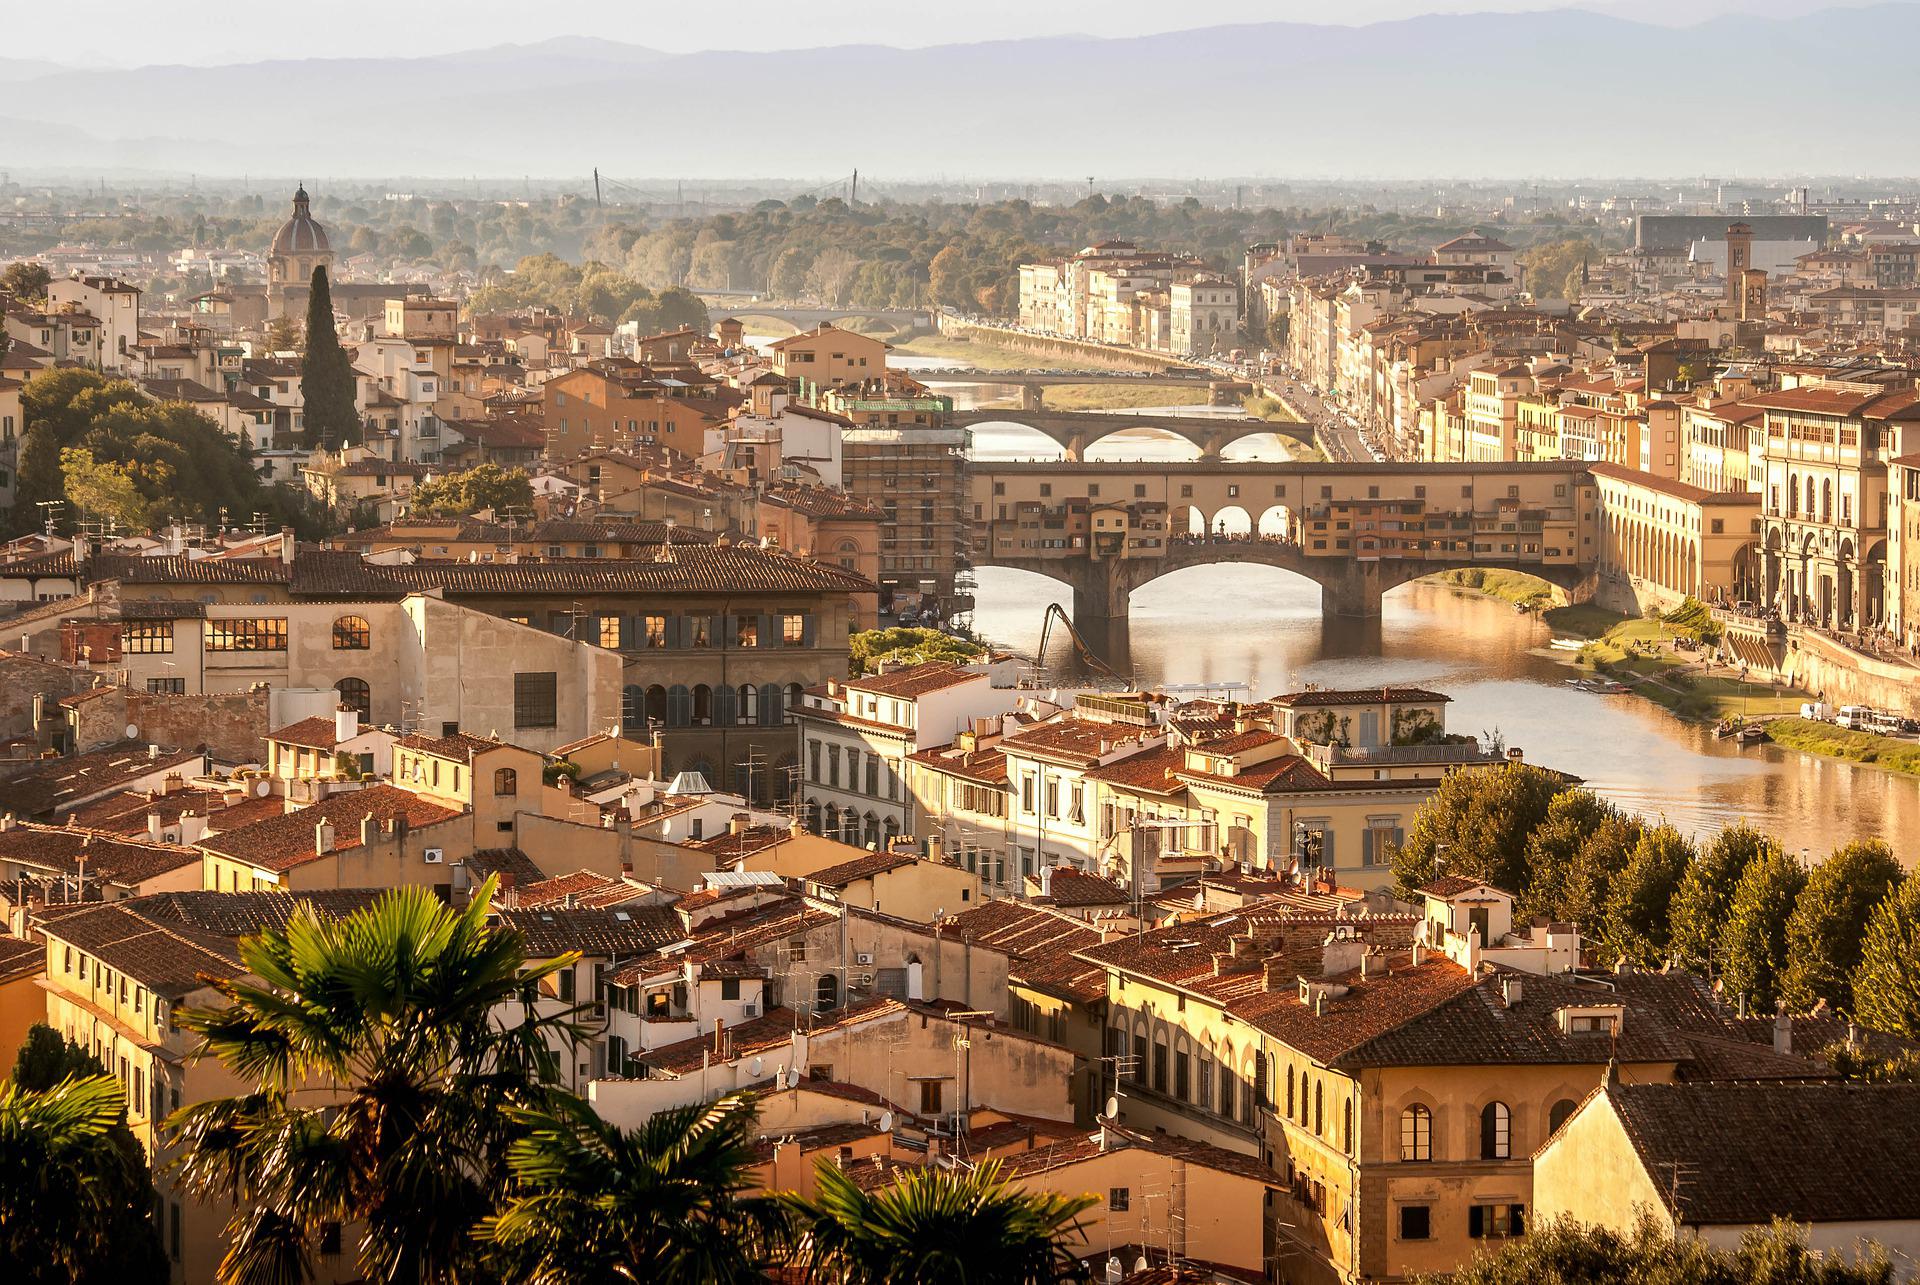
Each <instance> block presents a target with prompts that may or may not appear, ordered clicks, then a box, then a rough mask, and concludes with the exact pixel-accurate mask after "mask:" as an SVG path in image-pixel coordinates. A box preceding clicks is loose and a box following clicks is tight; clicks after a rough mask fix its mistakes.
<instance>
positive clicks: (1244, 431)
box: [947, 410, 1313, 460]
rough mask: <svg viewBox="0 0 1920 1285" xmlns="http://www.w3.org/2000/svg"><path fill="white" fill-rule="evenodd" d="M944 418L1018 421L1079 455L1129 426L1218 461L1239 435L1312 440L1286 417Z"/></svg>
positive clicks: (988, 414)
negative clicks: (1174, 439) (1148, 430)
mask: <svg viewBox="0 0 1920 1285" xmlns="http://www.w3.org/2000/svg"><path fill="white" fill-rule="evenodd" d="M947 422H948V423H949V424H951V425H953V426H955V427H960V428H964V427H968V426H971V425H974V424H989V423H992V424H1021V425H1024V426H1025V427H1027V428H1031V429H1033V430H1034V431H1036V432H1039V433H1043V434H1045V435H1046V436H1047V437H1049V438H1051V439H1052V440H1053V441H1054V442H1055V443H1057V444H1058V445H1059V447H1060V449H1062V450H1064V451H1065V452H1066V453H1067V459H1069V460H1079V459H1083V458H1085V456H1086V451H1087V448H1088V447H1090V446H1092V445H1093V444H1094V443H1095V442H1099V441H1103V440H1104V439H1106V438H1109V437H1112V436H1113V435H1114V434H1115V433H1124V432H1126V431H1127V430H1128V429H1134V428H1151V429H1157V430H1159V431H1161V432H1165V433H1172V434H1173V435H1174V436H1176V437H1179V438H1182V439H1183V440H1185V441H1188V442H1191V443H1192V444H1193V445H1195V446H1197V447H1199V448H1200V458H1202V459H1208V460H1217V459H1219V458H1220V452H1221V451H1222V450H1223V449H1225V448H1226V447H1227V446H1229V445H1230V444H1232V443H1234V442H1238V441H1240V440H1242V439H1243V438H1248V437H1257V436H1258V435H1260V434H1262V433H1272V434H1273V435H1274V436H1276V437H1284V438H1287V439H1288V440H1290V441H1295V442H1303V443H1305V444H1307V445H1309V446H1311V445H1312V444H1313V426H1312V425H1311V424H1300V423H1294V422H1289V421H1274V420H1265V419H1243V418H1241V417H1239V416H1232V417H1229V416H1224V415H1220V416H1214V415H1148V414H1143V413H1141V412H1138V411H1024V410H1021V411H1015V410H999V411H992V410H981V411H960V412H957V413H955V414H954V415H952V416H950V417H949V418H948V420H947Z"/></svg>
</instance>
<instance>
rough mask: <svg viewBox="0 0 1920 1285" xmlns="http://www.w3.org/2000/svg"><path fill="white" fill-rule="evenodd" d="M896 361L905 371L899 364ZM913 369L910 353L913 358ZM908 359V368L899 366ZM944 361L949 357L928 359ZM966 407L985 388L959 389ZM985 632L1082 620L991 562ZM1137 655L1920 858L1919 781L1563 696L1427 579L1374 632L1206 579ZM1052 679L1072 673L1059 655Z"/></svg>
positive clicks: (1499, 605) (1487, 602)
mask: <svg viewBox="0 0 1920 1285" xmlns="http://www.w3.org/2000/svg"><path fill="white" fill-rule="evenodd" d="M896 360H898V359H896ZM907 360H908V361H912V360H913V359H907ZM902 364H904V363H902ZM929 364H932V365H937V364H940V363H929ZM945 391H951V392H953V393H954V394H955V401H956V404H958V405H960V406H962V407H965V406H967V405H970V404H977V402H976V401H975V400H974V399H975V397H977V396H980V395H983V394H984V395H985V396H988V397H991V396H994V395H998V394H1000V393H1001V392H1002V391H1003V390H997V389H994V390H989V389H982V390H980V392H979V393H974V392H973V391H972V390H969V389H965V388H953V389H949V390H945ZM1142 409H1151V410H1153V411H1154V412H1156V413H1167V412H1179V413H1194V414H1222V413H1224V414H1228V415H1231V414H1235V413H1236V411H1235V410H1234V409H1228V410H1225V411H1220V410H1217V409H1210V408H1207V407H1152V408H1142ZM1194 453H1195V448H1193V447H1192V446H1191V445H1190V444H1188V443H1186V442H1183V441H1180V440H1179V439H1176V438H1173V437H1171V436H1161V435H1159V434H1152V433H1124V434H1117V435H1115V436H1114V437H1110V438H1107V439H1106V440H1104V441H1102V442H1100V443H1098V444H1096V445H1095V446H1094V447H1092V448H1091V449H1090V450H1089V452H1088V455H1089V457H1090V458H1096V459H1166V458H1169V457H1172V458H1188V457H1191V456H1192V455H1193V454H1194ZM1228 454H1229V458H1235V457H1238V458H1253V457H1256V456H1258V457H1264V458H1273V457H1275V456H1276V455H1281V456H1283V455H1284V445H1283V444H1282V443H1281V441H1280V440H1279V439H1276V438H1255V439H1252V440H1250V441H1247V442H1242V443H1236V444H1235V446H1234V447H1233V448H1230V449H1229V453H1228ZM973 456H974V458H976V459H981V460H993V459H1047V458H1053V459H1057V458H1059V457H1060V451H1059V448H1058V447H1056V446H1055V445H1054V444H1053V443H1052V442H1051V441H1049V440H1047V439H1046V438H1045V437H1043V436H1041V435H1040V434H1038V433H1036V432H1034V431H1032V430H1031V429H1026V428H1022V427H1021V426H1020V425H1018V424H1015V423H989V424H982V425H979V426H977V427H976V428H975V429H974V436H973ZM976 579H977V581H978V588H977V590H976V592H975V600H976V603H977V606H976V609H975V611H974V619H973V623H974V627H975V628H976V629H978V630H979V631H980V633H981V634H982V635H983V636H985V637H987V638H990V639H992V640H993V641H994V642H996V643H999V644H1001V645H1004V646H1008V647H1011V648H1013V649H1014V650H1016V651H1020V652H1023V653H1025V654H1029V655H1031V654H1032V652H1033V649H1034V648H1035V647H1036V646H1037V645H1038V643H1039V636H1040V629H1041V625H1042V623H1043V619H1044V615H1045V612H1046V607H1047V604H1048V603H1049V602H1059V603H1060V604H1061V605H1063V606H1065V607H1067V608H1068V609H1069V610H1071V608H1072V604H1073V598H1072V593H1071V592H1070V591H1069V590H1068V589H1067V588H1066V586H1064V585H1062V584H1059V583H1058V582H1056V581H1053V580H1049V579H1047V578H1045V577H1043V576H1038V575H1032V574H1029V573H1027V572H1021V571H1008V570H1004V569H1000V568H993V567H986V568H981V569H980V570H979V571H978V572H977V573H976ZM1130 634H1131V654H1130V656H1129V658H1128V659H1129V661H1130V664H1131V669H1132V672H1133V674H1134V676H1135V678H1136V680H1137V681H1138V682H1139V683H1141V684H1143V685H1151V684H1157V683H1169V684H1215V683H1218V684H1226V683H1244V684H1247V687H1246V689H1245V690H1244V692H1243V693H1242V694H1243V695H1250V696H1252V697H1254V698H1258V697H1262V696H1270V695H1273V694H1275V693H1277V692H1281V691H1286V690H1289V689H1294V688H1298V687H1300V686H1301V685H1302V684H1305V683H1318V684H1321V685H1323V686H1328V687H1367V686H1374V685H1376V684H1381V683H1408V684H1418V685H1420V686H1423V687H1431V688H1434V689H1435V690H1438V691H1442V692H1445V693H1446V694H1447V695H1449V696H1451V697H1452V698H1453V704H1452V706H1451V707H1450V708H1449V710H1448V714H1447V722H1448V726H1449V728H1450V729H1451V730H1453V731H1456V732H1470V733H1495V732H1497V733H1498V734H1499V735H1500V737H1501V738H1502V739H1503V740H1504V741H1505V743H1506V744H1507V745H1508V746H1516V747H1519V748H1520V749H1522V750H1523V751H1524V752H1525V754H1526V757H1527V759H1528V760H1529V761H1530V762H1535V763H1540V764H1543V765H1545V766H1548V767H1554V768H1558V769H1560V770H1562V771H1566V772H1571V773H1573V774H1575V775H1577V776H1580V777H1582V778H1584V779H1585V780H1586V782H1587V784H1588V785H1590V786H1591V787H1593V788H1594V789H1595V790H1597V791H1599V792H1600V793H1601V794H1603V795H1605V796H1606V797H1607V798H1610V799H1612V800H1613V801H1614V802H1616V803H1618V804H1620V805H1621V806H1623V807H1627V808H1630V809H1632V810H1633V811H1635V812H1638V813H1641V814H1643V815H1646V816H1648V817H1654V818H1665V819H1666V820H1668V821H1670V822H1672V823H1673V824H1674V825H1675V826H1677V827H1678V828H1679V829H1680V830H1681V831H1682V832H1683V833H1686V834H1690V835H1694V836H1696V837H1704V836H1707V835H1711V834H1712V833H1713V832H1715V831H1717V830H1718V829H1720V828H1721V827H1722V826H1725V825H1728V824H1731V823H1732V822H1734V821H1737V820H1741V819H1745V820H1747V821H1750V822H1752V823H1753V824H1754V825H1755V826H1757V827H1759V828H1761V829H1762V830H1765V831H1767V832H1769V833H1771V834H1774V835H1776V836H1778V837H1779V839H1780V841H1781V843H1782V844H1783V845H1785V846H1786V847H1787V848H1788V850H1789V851H1799V850H1802V849H1805V850H1807V851H1808V852H1809V853H1810V854H1812V855H1813V856H1816V857H1817V856H1821V855H1824V854H1825V853H1827V852H1828V851H1830V850H1831V849H1832V848H1833V847H1834V846H1836V845H1837V844H1839V843H1841V842H1843V841H1845V840H1847V839H1850V838H1855V837H1873V836H1877V837H1880V838H1884V839H1886V840H1888V841H1889V842H1890V843H1892V844H1893V846H1894V849H1895V852H1896V853H1897V854H1898V855H1899V856H1900V857H1901V859H1902V860H1903V861H1906V860H1913V859H1915V858H1920V847H1917V846H1916V845H1914V844H1913V843H1912V842H1911V839H1912V837H1913V836H1920V781H1916V780H1915V779H1914V778H1911V777H1906V776H1899V775H1895V774H1893V773H1889V772H1882V771H1878V770H1876V769H1873V768H1866V767H1858V766H1855V765H1852V764H1848V763H1841V762H1836V761H1832V760H1828V759H1820V758H1815V757H1812V756H1808V755H1802V754H1796V753H1791V752H1789V751H1786V750H1783V749H1780V748H1778V747H1777V746H1773V745H1759V746H1752V747H1747V748H1741V747H1738V746H1736V745H1734V744H1732V743H1731V742H1727V741H1716V740H1714V739H1713V736H1712V735H1711V733H1710V731H1709V729H1707V728H1704V727H1700V726H1697V725H1694V724H1690V723H1686V722H1683V721H1681V720H1680V719H1678V718H1675V717H1674V716H1673V715H1672V714H1670V713H1668V712H1667V711H1666V710H1664V709H1661V708H1660V707H1659V706H1657V705H1653V704H1651V703H1650V702H1647V701H1644V700H1641V699H1639V698H1637V697H1633V696H1602V695H1599V694H1597V693H1592V692H1584V691H1580V690H1578V689H1575V688H1572V687H1569V686H1567V683H1566V679H1567V678H1568V677H1569V676H1570V675H1571V673H1572V672H1573V671H1572V670H1570V669H1569V668H1567V667H1566V666H1564V665H1561V664H1560V663H1558V662H1557V661H1556V660H1554V659H1553V658H1552V652H1551V651H1550V649H1549V648H1548V647H1547V642H1548V639H1549V638H1550V637H1551V636H1552V633H1551V630H1549V629H1548V627H1547V626H1546V625H1545V624H1544V623H1543V622H1541V621H1540V620H1539V619H1538V618H1537V617H1534V616H1523V615H1519V614H1517V613H1515V612H1514V611H1513V610H1512V608H1511V607H1509V606H1508V605H1507V604H1506V603H1504V602H1499V601H1496V600H1494V599H1491V598H1486V597H1482V596H1480V595H1478V594H1472V593H1467V592H1464V591H1461V590H1457V589H1451V588H1448V587H1446V586H1443V585H1438V584H1431V583H1416V584H1411V585H1407V586H1404V587H1402V588H1400V589H1397V590H1395V591H1393V592H1392V593H1390V594H1388V595H1387V599H1386V603H1385V606H1384V609H1383V612H1382V615H1381V617H1380V619H1378V620H1352V619H1324V618H1322V616H1321V614H1320V590H1319V587H1318V586H1317V585H1315V584H1313V583H1312V582H1310V581H1308V580H1305V579H1303V578H1301V577H1298V576H1294V575H1290V574H1289V573H1287V572H1284V571H1281V570H1279V569H1277V568H1272V567H1257V566H1232V565H1223V566H1218V567H1194V568H1191V569H1189V570H1186V571H1180V572H1176V573H1174V574H1172V575H1169V576H1165V577H1163V578H1161V579H1159V580H1156V581H1153V582H1152V583H1150V584H1148V585H1146V586H1145V587H1143V588H1142V589H1140V590H1139V591H1138V592H1136V593H1135V594H1134V595H1133V610H1132V615H1131V627H1130ZM1047 659H1048V661H1049V662H1051V664H1053V665H1054V666H1056V667H1059V668H1056V670H1055V671H1054V672H1055V673H1064V672H1065V667H1066V666H1067V665H1069V664H1070V663H1071V659H1072V658H1071V656H1070V655H1069V654H1068V645H1067V644H1066V643H1065V642H1064V641H1056V642H1055V643H1054V644H1053V650H1052V654H1051V655H1049V656H1048V657H1047Z"/></svg>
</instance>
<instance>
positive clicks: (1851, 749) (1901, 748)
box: [1767, 718, 1920, 776]
mask: <svg viewBox="0 0 1920 1285" xmlns="http://www.w3.org/2000/svg"><path fill="white" fill-rule="evenodd" d="M1767 735H1768V736H1769V737H1770V738H1772V740H1773V742H1774V744H1776V745H1782V746H1785V747H1786V748H1787V749H1791V750H1799V751H1800V752H1801V753H1803V754H1817V755H1819V756H1820V757H1822V758H1830V759H1844V760H1845V761H1846V762H1848V763H1864V764H1866V765H1868V766H1871V767H1878V768H1884V769H1886V770H1887V771H1889V772H1900V773H1903V774H1904V775H1907V776H1920V744H1915V743H1914V742H1913V741H1910V740H1906V739H1904V738H1902V737H1898V736H1876V735H1874V734H1873V733H1872V732H1850V731H1848V730H1847V729H1846V728H1844V727H1836V726H1834V725H1833V724H1832V723H1819V722H1815V721H1814V720H1812V719H1809V718H1776V719H1774V720H1773V721H1771V722H1769V723H1768V724H1767Z"/></svg>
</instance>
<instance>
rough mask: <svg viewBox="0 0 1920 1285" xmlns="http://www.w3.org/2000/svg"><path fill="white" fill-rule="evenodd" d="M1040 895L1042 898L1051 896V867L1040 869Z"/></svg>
mask: <svg viewBox="0 0 1920 1285" xmlns="http://www.w3.org/2000/svg"><path fill="white" fill-rule="evenodd" d="M1040 895H1041V896H1042V897H1051V896H1052V895H1053V867H1052V866H1041V867H1040Z"/></svg>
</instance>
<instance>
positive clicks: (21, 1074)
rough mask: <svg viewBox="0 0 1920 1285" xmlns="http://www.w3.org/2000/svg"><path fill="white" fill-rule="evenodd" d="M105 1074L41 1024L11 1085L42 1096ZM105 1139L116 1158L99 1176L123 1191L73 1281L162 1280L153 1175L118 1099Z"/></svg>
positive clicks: (124, 1284)
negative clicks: (116, 1183) (87, 1261)
mask: <svg viewBox="0 0 1920 1285" xmlns="http://www.w3.org/2000/svg"><path fill="white" fill-rule="evenodd" d="M106 1074H107V1069H106V1068H105V1067H104V1066H102V1065H101V1064H100V1059H99V1058H97V1057H95V1056H94V1055H93V1054H92V1053H90V1052H88V1051H87V1050H86V1049H84V1048H82V1047H80V1046H79V1045H78V1044H75V1043H74V1042H73V1041H72V1040H69V1039H65V1038H63V1037H62V1036H61V1034H60V1032H58V1031H56V1030H54V1029H53V1028H52V1027H51V1026H48V1025H46V1024H45V1023H44V1022H36V1023H34V1025H33V1026H31V1027H29V1028H28V1029H27V1039H26V1042H25V1043H24V1044H22V1045H21V1046H20V1052H19V1054H18V1055H17V1056H16V1057H15V1059H14V1064H13V1083H14V1084H15V1085H16V1086H18V1087H19V1088H20V1089H22V1090H25V1091H27V1092H31V1093H46V1092H48V1091H50V1090H52V1089H54V1088H55V1087H57V1086H58V1085H60V1084H61V1083H62V1082H63V1081H68V1080H84V1079H88V1078H91V1077H96V1076H105V1075H106ZM107 1136H108V1140H109V1141H110V1142H111V1143H112V1145H113V1147H114V1149H115V1150H116V1151H117V1152H118V1153H119V1155H118V1160H117V1161H116V1163H115V1165H114V1166H113V1168H112V1170H111V1171H110V1172H109V1173H108V1174H106V1175H103V1176H104V1177H106V1178H108V1179H110V1180H113V1181H120V1180H122V1179H124V1183H125V1186H124V1189H122V1190H120V1191H119V1192H118V1193H117V1194H116V1196H115V1197H114V1199H113V1201H112V1205H111V1208H109V1209H108V1210H107V1211H106V1213H105V1215H104V1217H105V1220H106V1226H105V1227H104V1228H103V1229H102V1236H101V1241H100V1244H99V1246H98V1248H97V1251H96V1252H95V1254H94V1256H93V1258H92V1261H91V1262H90V1264H89V1265H88V1266H87V1267H86V1268H85V1269H83V1270H82V1271H80V1272H79V1273H78V1275H77V1276H76V1277H75V1279H76V1280H77V1281H80V1282H88V1283H90V1282H112V1285H129V1283H130V1282H147V1281H154V1282H158V1281H164V1280H166V1278H167V1275H168V1272H167V1259H166V1253H165V1251H164V1249H163V1248H162V1246H161V1244H160V1231H159V1227H158V1226H157V1225H156V1224H155V1222H154V1220H153V1200H154V1196H153V1175H152V1173H151V1171H150V1170H149V1169H148V1167H147V1154H146V1152H145V1150H143V1149H142V1148H141V1146H140V1141H139V1139H138V1138H135V1137H134V1136H133V1130H132V1129H131V1128H129V1127H128V1126H127V1113H126V1106H125V1102H124V1100H123V1101H122V1103H121V1108H120V1111H119V1116H118V1119H116V1120H115V1122H114V1124H113V1126H112V1127H111V1128H110V1129H109V1130H108V1131H107Z"/></svg>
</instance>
